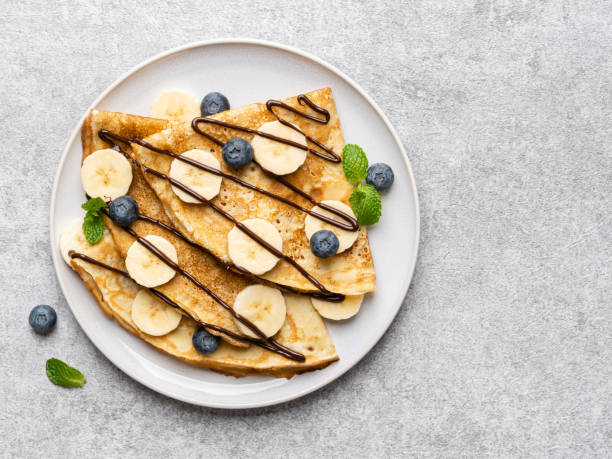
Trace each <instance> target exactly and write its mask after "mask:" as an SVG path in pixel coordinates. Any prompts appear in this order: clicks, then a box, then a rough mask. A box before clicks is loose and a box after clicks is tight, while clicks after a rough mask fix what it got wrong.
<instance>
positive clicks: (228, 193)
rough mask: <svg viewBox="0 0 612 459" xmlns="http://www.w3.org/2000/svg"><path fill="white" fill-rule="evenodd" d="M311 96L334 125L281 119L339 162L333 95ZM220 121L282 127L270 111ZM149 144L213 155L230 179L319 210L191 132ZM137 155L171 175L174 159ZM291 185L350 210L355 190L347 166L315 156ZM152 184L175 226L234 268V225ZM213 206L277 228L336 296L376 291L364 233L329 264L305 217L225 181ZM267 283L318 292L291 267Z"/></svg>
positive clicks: (220, 132)
mask: <svg viewBox="0 0 612 459" xmlns="http://www.w3.org/2000/svg"><path fill="white" fill-rule="evenodd" d="M307 96H308V98H309V99H310V100H312V101H313V102H314V103H315V104H316V105H318V106H320V107H323V108H325V109H326V110H328V111H329V113H330V115H331V116H330V121H329V123H327V124H320V123H316V122H313V121H310V120H307V119H305V118H303V117H300V116H298V115H295V114H292V113H289V112H287V111H286V110H282V117H283V118H284V119H286V120H287V121H289V122H290V123H293V124H295V125H297V126H298V127H299V128H300V129H302V130H303V131H304V132H305V133H306V134H307V135H309V136H311V137H313V138H314V139H316V140H318V141H319V142H322V143H323V144H325V145H326V146H327V147H329V148H331V149H332V150H333V151H335V152H336V153H338V154H340V152H341V151H342V148H343V146H344V139H343V137H342V131H341V129H340V121H339V119H338V115H337V112H336V107H335V103H334V100H333V97H332V94H331V90H330V89H329V88H326V89H320V90H317V91H314V92H311V93H308V94H307ZM283 102H285V103H286V104H288V105H289V106H291V107H294V108H297V109H299V110H305V108H304V106H302V105H300V104H299V103H298V101H297V98H296V97H293V98H290V99H286V100H284V101H283ZM279 112H281V111H279ZM213 118H215V119H219V120H222V121H226V122H230V123H232V124H237V125H240V126H245V127H250V128H253V129H257V128H259V126H261V125H262V124H263V123H266V122H269V121H273V120H274V119H275V118H274V116H273V115H272V114H271V113H270V112H269V111H268V110H267V109H266V106H265V104H252V105H248V106H246V107H242V108H239V109H234V110H228V111H226V112H222V113H220V114H218V115H215V116H213ZM200 127H201V129H202V130H204V131H205V132H207V133H210V134H212V135H214V136H215V137H217V138H219V139H221V140H223V141H227V140H229V139H230V138H232V137H236V136H239V137H243V138H245V139H247V140H251V139H252V137H253V136H252V134H247V133H243V132H238V131H234V130H230V129H227V128H222V127H218V126H214V125H210V124H202V125H200ZM146 141H147V142H149V143H151V144H152V145H154V146H156V147H158V148H162V149H167V150H170V151H172V152H173V153H175V154H180V153H182V152H184V151H187V150H191V149H194V148H200V149H203V150H208V151H211V152H212V153H213V154H214V155H215V156H217V158H218V159H219V161H220V163H221V167H222V169H223V171H224V172H227V173H231V174H233V175H236V176H237V177H239V178H240V179H242V180H244V181H246V182H249V183H252V184H254V185H256V186H258V187H260V188H263V189H266V190H268V191H271V192H273V193H275V194H278V195H280V196H283V197H285V198H288V199H291V200H293V201H294V202H296V203H298V204H299V205H301V206H303V207H306V208H310V207H312V204H311V203H310V202H308V201H307V200H306V199H304V198H303V197H301V196H299V195H297V194H296V193H295V192H293V191H290V190H289V189H288V188H286V187H285V186H283V185H282V184H280V183H279V182H278V181H276V180H274V179H272V178H270V177H269V176H267V175H266V174H264V173H263V171H262V170H261V168H260V167H259V166H258V165H257V164H255V163H253V164H250V165H248V166H246V167H244V168H243V169H242V170H240V171H237V172H236V171H234V170H232V169H229V168H228V167H227V166H226V165H225V164H224V163H223V160H222V158H221V151H220V148H219V147H218V146H217V145H216V144H214V143H213V142H211V141H210V140H208V139H206V138H205V137H204V136H201V135H199V134H198V133H196V132H195V131H194V130H193V129H192V128H191V126H190V125H189V124H180V125H173V126H172V127H170V128H168V129H165V130H163V131H161V132H158V133H156V134H153V135H152V136H149V137H148V138H146ZM132 151H133V153H134V155H135V157H136V159H137V160H138V161H139V162H141V163H142V164H144V165H146V166H148V167H151V168H153V169H156V170H158V171H160V172H162V173H166V174H167V173H168V171H169V170H170V164H171V162H172V158H170V157H168V156H166V155H162V154H159V153H155V152H153V151H151V150H149V149H147V148H144V147H140V146H134V147H133V149H132ZM285 178H286V180H287V181H288V182H290V183H291V184H293V185H295V186H297V187H298V188H300V189H301V190H303V191H305V192H306V193H308V194H310V195H311V196H312V197H313V198H314V199H316V200H317V201H322V200H339V201H342V202H344V203H347V204H348V198H349V196H350V194H351V192H352V190H353V186H352V185H351V184H350V183H349V182H348V181H347V180H346V178H345V177H344V173H343V171H342V166H341V165H340V164H334V163H331V162H329V161H326V160H324V159H321V158H318V157H316V156H315V155H312V154H308V155H307V159H306V162H305V163H304V164H303V165H302V166H301V167H300V168H299V169H298V170H297V171H296V172H294V173H292V174H290V175H287V176H285ZM145 179H146V180H147V182H148V183H149V184H150V185H151V187H152V188H153V190H154V191H155V193H156V194H157V196H158V197H159V199H160V200H161V202H162V203H163V205H164V209H165V211H166V213H167V214H168V216H169V217H170V219H171V220H172V221H173V224H174V226H175V227H176V228H178V229H179V230H180V231H181V233H183V234H185V235H187V236H188V237H189V238H190V239H191V240H193V241H196V242H197V243H198V244H200V245H202V246H204V247H206V248H207V249H208V250H210V251H211V253H213V254H214V255H215V256H216V257H217V258H219V259H220V260H222V261H224V262H226V263H229V262H230V258H229V255H228V248H227V233H228V232H229V231H230V230H231V229H232V227H233V224H232V223H231V222H230V221H228V220H227V219H225V218H224V217H223V216H222V215H220V214H219V213H217V212H216V211H214V210H213V209H212V208H210V207H209V206H208V205H205V204H187V203H185V202H183V201H181V200H180V199H179V198H178V197H177V196H176V194H175V193H174V192H173V191H172V188H171V186H170V184H169V183H168V182H167V181H166V180H164V179H161V178H158V177H155V176H153V175H151V174H148V173H147V174H145ZM212 202H213V203H215V204H216V205H217V206H219V207H220V208H222V209H224V210H225V211H227V212H228V213H229V214H231V215H232V216H233V217H234V218H236V219H237V220H239V221H242V220H245V219H248V218H263V219H265V220H267V221H269V222H270V223H272V224H273V225H274V226H276V228H277V229H278V230H279V232H280V234H281V235H282V238H283V252H284V253H285V254H286V255H288V256H290V257H291V258H293V259H294V260H296V261H297V262H298V263H300V264H301V265H302V266H303V267H304V268H305V269H306V270H307V271H308V272H309V273H311V274H312V275H314V276H315V277H316V278H317V279H318V280H319V281H320V282H321V283H323V284H324V285H325V286H326V287H327V288H328V289H329V290H331V291H333V292H337V293H345V294H361V293H366V292H371V291H374V290H375V289H376V275H375V273H374V264H373V261H372V256H371V253H370V247H369V242H368V237H367V232H366V229H365V228H361V229H360V230H359V237H358V239H357V241H356V242H355V244H354V245H353V247H352V248H351V249H349V250H347V251H346V252H343V253H341V254H338V255H335V256H333V257H331V258H328V259H320V258H317V257H315V256H314V255H313V254H312V252H311V250H310V247H309V241H308V239H307V237H306V235H305V232H304V219H305V217H306V216H305V214H304V213H303V212H301V211H299V210H296V209H294V208H293V207H290V206H288V205H287V204H283V203H281V202H279V201H277V200H275V199H272V198H270V197H267V196H264V195H262V194H261V193H257V192H256V191H252V190H249V189H247V188H244V187H242V186H240V185H238V184H236V183H234V182H232V181H229V180H227V179H224V180H223V183H222V186H221V191H220V193H219V195H218V196H217V197H215V198H214V199H213V200H212ZM261 277H262V278H264V279H267V280H270V281H273V282H276V283H279V284H282V285H287V286H290V287H293V288H296V289H299V290H302V291H316V290H317V289H316V287H315V286H314V285H313V284H312V283H311V282H310V281H308V280H307V279H306V278H305V277H304V276H303V275H302V274H300V273H299V272H298V271H297V270H296V269H295V268H294V267H292V266H291V265H290V264H289V263H287V262H286V261H281V262H279V263H278V265H277V266H276V267H275V268H274V269H272V270H271V271H269V272H267V273H266V274H264V275H263V276H261Z"/></svg>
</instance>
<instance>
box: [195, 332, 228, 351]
mask: <svg viewBox="0 0 612 459" xmlns="http://www.w3.org/2000/svg"><path fill="white" fill-rule="evenodd" d="M220 341H221V338H219V337H218V336H215V335H211V334H210V333H208V332H207V331H206V329H205V328H204V327H200V328H198V329H197V330H196V331H195V333H194V334H193V337H192V338H191V342H192V343H193V347H195V350H196V351H198V352H199V353H200V354H204V355H208V354H212V353H213V352H215V351H216V350H217V348H218V347H219V342H220Z"/></svg>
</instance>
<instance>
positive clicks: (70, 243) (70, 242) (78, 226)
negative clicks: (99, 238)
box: [59, 217, 91, 266]
mask: <svg viewBox="0 0 612 459" xmlns="http://www.w3.org/2000/svg"><path fill="white" fill-rule="evenodd" d="M88 247H91V244H89V242H87V239H85V235H84V234H83V218H82V217H81V218H77V219H76V220H74V221H73V222H72V223H70V225H68V226H67V227H66V229H64V231H63V232H62V235H61V236H60V241H59V249H60V253H61V254H62V258H63V259H64V261H65V262H66V264H67V265H68V266H70V260H71V258H70V256H69V255H68V252H69V251H71V250H75V251H77V252H81V251H84V249H87V248H88Z"/></svg>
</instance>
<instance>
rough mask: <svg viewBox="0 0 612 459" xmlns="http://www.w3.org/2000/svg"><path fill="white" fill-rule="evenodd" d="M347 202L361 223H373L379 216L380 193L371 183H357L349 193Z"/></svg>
mask: <svg viewBox="0 0 612 459" xmlns="http://www.w3.org/2000/svg"><path fill="white" fill-rule="evenodd" d="M349 202H350V203H351V206H353V212H355V216H356V217H357V221H358V222H359V223H360V224H361V225H366V226H367V225H373V224H374V223H376V222H377V221H378V219H379V218H380V214H381V208H382V206H381V202H380V194H378V191H377V190H376V188H374V187H373V186H372V185H359V186H358V187H357V188H355V189H354V190H353V193H351V197H350V198H349Z"/></svg>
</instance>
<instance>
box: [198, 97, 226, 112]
mask: <svg viewBox="0 0 612 459" xmlns="http://www.w3.org/2000/svg"><path fill="white" fill-rule="evenodd" d="M229 108H230V104H229V101H228V100H227V97H225V96H224V95H223V94H221V93H220V92H209V93H208V94H206V95H205V96H204V99H202V103H201V104H200V111H201V112H202V116H208V115H214V114H215V113H219V112H224V111H225V110H229Z"/></svg>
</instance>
